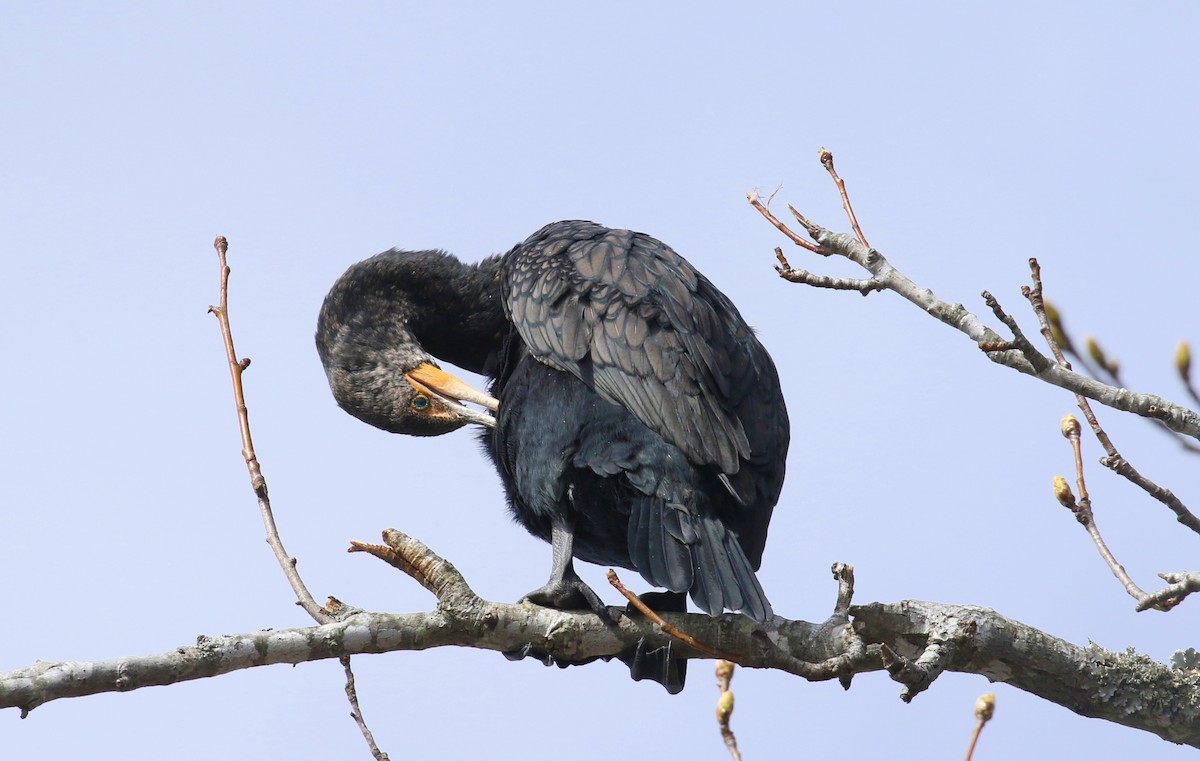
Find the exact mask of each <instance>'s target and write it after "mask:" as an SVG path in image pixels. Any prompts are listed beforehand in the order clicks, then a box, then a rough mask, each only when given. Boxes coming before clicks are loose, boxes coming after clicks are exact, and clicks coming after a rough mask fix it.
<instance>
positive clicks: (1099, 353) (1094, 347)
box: [1084, 336, 1108, 367]
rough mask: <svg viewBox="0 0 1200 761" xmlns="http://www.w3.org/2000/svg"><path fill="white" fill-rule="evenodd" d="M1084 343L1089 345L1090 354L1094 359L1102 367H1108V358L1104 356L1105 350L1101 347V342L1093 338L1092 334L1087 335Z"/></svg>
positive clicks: (1088, 351)
mask: <svg viewBox="0 0 1200 761" xmlns="http://www.w3.org/2000/svg"><path fill="white" fill-rule="evenodd" d="M1084 343H1085V344H1086V345H1087V353H1088V356H1089V357H1091V358H1092V361H1093V362H1095V363H1096V364H1098V365H1100V366H1101V367H1107V366H1108V360H1107V358H1106V357H1105V356H1104V350H1103V349H1101V348H1100V344H1098V343H1097V342H1096V339H1095V338H1092V337H1091V336H1087V337H1086V338H1085V339H1084Z"/></svg>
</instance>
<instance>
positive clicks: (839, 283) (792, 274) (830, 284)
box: [775, 248, 885, 296]
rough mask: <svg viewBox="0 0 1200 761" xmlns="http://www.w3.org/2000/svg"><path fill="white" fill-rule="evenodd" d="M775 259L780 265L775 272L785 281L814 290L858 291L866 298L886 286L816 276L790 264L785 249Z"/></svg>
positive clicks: (859, 280) (866, 280) (873, 282)
mask: <svg viewBox="0 0 1200 761" xmlns="http://www.w3.org/2000/svg"><path fill="white" fill-rule="evenodd" d="M775 258H777V259H778V260H779V264H777V265H775V271H776V272H778V273H779V276H780V277H781V278H783V279H784V280H787V281H790V282H792V283H804V284H805V285H811V286H813V287H814V288H831V289H833V290H835V291H858V292H859V293H861V294H862V295H864V296H866V295H867V294H869V293H871V292H872V291H882V290H883V289H884V288H885V286H884V284H883V283H881V282H879V281H878V280H876V279H875V278H873V277H872V278H866V279H863V278H853V277H829V276H827V275H816V274H813V273H812V272H809V271H808V270H803V269H800V268H798V267H793V266H791V265H790V264H788V260H787V257H786V256H784V255H783V249H781V248H776V249H775Z"/></svg>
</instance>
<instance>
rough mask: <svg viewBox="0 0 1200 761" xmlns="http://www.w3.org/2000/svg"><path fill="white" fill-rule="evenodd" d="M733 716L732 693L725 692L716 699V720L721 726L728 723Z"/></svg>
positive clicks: (730, 691) (729, 691)
mask: <svg viewBox="0 0 1200 761" xmlns="http://www.w3.org/2000/svg"><path fill="white" fill-rule="evenodd" d="M732 715H733V691H732V690H725V691H724V692H722V693H721V697H719V698H717V720H718V721H720V722H721V723H722V724H724V723H725V722H727V721H729V717H730V716H732Z"/></svg>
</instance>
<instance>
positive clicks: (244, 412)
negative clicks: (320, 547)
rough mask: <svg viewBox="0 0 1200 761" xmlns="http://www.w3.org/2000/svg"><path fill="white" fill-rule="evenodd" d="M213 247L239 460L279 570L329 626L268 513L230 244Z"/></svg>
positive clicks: (219, 242) (212, 309) (215, 309)
mask: <svg viewBox="0 0 1200 761" xmlns="http://www.w3.org/2000/svg"><path fill="white" fill-rule="evenodd" d="M213 247H214V248H216V250H217V260H218V262H219V263H220V267H221V291H220V293H221V299H220V302H219V303H218V304H217V306H209V308H208V311H209V312H210V313H212V314H213V315H216V318H217V323H218V324H219V325H220V328H221V337H222V339H224V342H225V356H226V358H227V359H228V360H229V374H230V376H231V379H232V381H233V402H234V406H235V408H236V410H237V419H238V428H239V430H240V431H241V435H242V457H243V459H245V460H246V468H247V470H249V471H250V486H251V488H253V489H254V495H255V496H256V497H257V498H258V511H259V513H260V515H261V516H262V521H263V527H264V528H265V529H266V532H267V543H268V544H270V545H271V549H272V551H274V553H275V559H276V560H277V561H279V567H280V568H282V569H283V573H284V575H285V576H286V577H287V580H288V583H289V584H291V585H292V591H293V592H295V594H296V600H297V601H298V602H299V603H300V605H301V606H302V607H303V608H304V610H306V611H307V612H308V614H309V615H310V616H312V617H313V619H314V620H316V621H317V622H318V623H329V622H330V621H331V620H332V619H331V618H329V615H328V614H327V613H326V612H325V611H324V610H322V609H321V606H320V604H318V603H317V601H316V600H315V599H313V596H312V593H311V592H309V591H308V587H307V586H305V584H304V580H303V579H302V578H300V572H299V571H297V570H296V559H295V558H294V557H292V556H291V555H288V553H287V550H286V549H284V547H283V540H282V539H281V538H280V537H279V528H278V527H277V526H276V525H275V515H274V513H273V512H272V511H271V498H270V497H269V496H268V493H267V479H266V478H265V477H263V474H262V468H261V466H260V465H259V463H258V456H257V455H256V454H255V452H254V440H253V437H251V435H250V413H249V410H248V408H247V407H246V395H245V391H244V390H243V386H242V374H243V373H245V372H246V368H248V367H250V358H249V357H246V358H244V359H238V356H237V351H236V350H235V349H234V347H233V330H232V329H231V328H230V324H229V271H230V270H229V264H228V262H227V261H226V258H225V254H226V253H227V252H228V251H229V241H227V240H225V236H224V235H218V236H217V239H216V240H215V241H213Z"/></svg>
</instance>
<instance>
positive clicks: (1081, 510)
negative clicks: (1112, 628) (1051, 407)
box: [1054, 415, 1146, 602]
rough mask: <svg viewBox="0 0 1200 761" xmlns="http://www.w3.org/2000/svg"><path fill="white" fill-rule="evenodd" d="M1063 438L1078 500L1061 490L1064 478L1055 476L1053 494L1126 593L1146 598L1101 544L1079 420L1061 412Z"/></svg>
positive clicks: (1105, 546) (1138, 597)
mask: <svg viewBox="0 0 1200 761" xmlns="http://www.w3.org/2000/svg"><path fill="white" fill-rule="evenodd" d="M1060 428H1061V430H1062V434H1063V437H1065V438H1066V439H1067V440H1068V441H1070V442H1071V449H1072V451H1073V452H1074V455H1075V485H1076V486H1077V487H1078V489H1079V500H1078V501H1076V500H1075V495H1074V494H1073V493H1072V492H1071V490H1070V489H1069V488H1068V489H1066V490H1064V489H1063V486H1064V484H1065V481H1062V482H1060V480H1059V479H1061V478H1062V477H1061V476H1058V477H1056V478H1055V482H1054V493H1055V496H1056V497H1057V498H1058V501H1059V503H1060V504H1062V505H1063V506H1064V507H1066V508H1068V509H1069V510H1070V511H1071V512H1072V513H1074V514H1075V520H1077V521H1079V523H1080V525H1082V526H1083V527H1084V529H1085V530H1086V531H1087V532H1088V536H1090V537H1091V538H1092V542H1093V543H1095V545H1096V550H1097V551H1098V552H1099V553H1100V557H1101V558H1103V560H1104V562H1105V563H1106V564H1107V565H1108V567H1109V570H1111V571H1112V573H1113V576H1116V577H1117V581H1119V582H1121V584H1122V585H1123V586H1124V587H1125V591H1126V592H1128V593H1129V595H1130V596H1131V597H1133V599H1135V600H1138V601H1139V602H1140V601H1141V600H1142V599H1143V598H1145V597H1146V593H1145V592H1144V591H1142V589H1141V587H1139V586H1138V585H1137V584H1136V583H1134V581H1133V579H1132V578H1130V576H1129V574H1128V573H1127V572H1126V571H1125V567H1124V566H1123V565H1121V564H1120V563H1119V562H1117V558H1116V556H1114V555H1113V554H1112V551H1111V550H1109V549H1108V544H1107V543H1105V541H1104V537H1103V536H1101V535H1100V529H1099V528H1097V526H1096V517H1095V515H1094V514H1093V512H1092V498H1091V496H1090V495H1089V494H1088V491H1087V483H1086V481H1085V480H1084V477H1083V446H1082V444H1081V442H1080V427H1079V421H1078V420H1076V419H1075V416H1074V415H1065V416H1063V419H1062V424H1061V426H1060Z"/></svg>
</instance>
